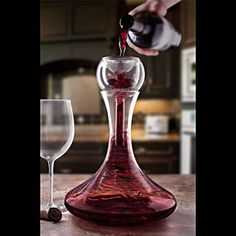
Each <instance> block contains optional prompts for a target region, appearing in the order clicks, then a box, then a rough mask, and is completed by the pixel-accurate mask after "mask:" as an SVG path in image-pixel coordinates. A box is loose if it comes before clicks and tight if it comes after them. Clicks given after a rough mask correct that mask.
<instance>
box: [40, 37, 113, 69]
mask: <svg viewBox="0 0 236 236" xmlns="http://www.w3.org/2000/svg"><path fill="white" fill-rule="evenodd" d="M40 49H41V55H40V64H41V65H42V64H45V63H49V62H53V61H58V60H65V59H85V60H92V61H94V62H99V61H100V60H101V57H103V56H107V55H110V54H111V53H112V49H111V48H110V47H109V42H108V41H106V40H95V41H89V42H86V41H78V42H58V43H44V44H41V47H40Z"/></svg>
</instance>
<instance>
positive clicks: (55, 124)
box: [40, 99, 74, 212]
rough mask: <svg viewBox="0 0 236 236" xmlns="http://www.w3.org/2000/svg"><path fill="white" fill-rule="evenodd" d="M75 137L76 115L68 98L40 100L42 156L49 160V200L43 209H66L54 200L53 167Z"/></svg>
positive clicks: (42, 206)
mask: <svg viewBox="0 0 236 236" xmlns="http://www.w3.org/2000/svg"><path fill="white" fill-rule="evenodd" d="M73 138H74V116H73V111H72V106H71V101H70V100H67V99H41V100H40V156H41V157H42V158H44V159H45V160H46V161H47V162H48V170H49V200H48V203H47V205H41V208H42V209H48V208H50V207H57V208H58V209H60V210H61V211H62V212H63V211H66V208H65V206H64V204H63V203H61V204H55V203H54V202H53V169H54V162H55V160H56V159H58V158H59V157H61V156H62V155H63V154H65V152H66V151H67V150H68V149H69V147H70V146H71V144H72V142H73Z"/></svg>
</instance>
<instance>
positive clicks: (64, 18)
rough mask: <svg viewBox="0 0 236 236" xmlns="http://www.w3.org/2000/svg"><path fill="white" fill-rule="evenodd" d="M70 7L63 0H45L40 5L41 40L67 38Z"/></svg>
mask: <svg viewBox="0 0 236 236" xmlns="http://www.w3.org/2000/svg"><path fill="white" fill-rule="evenodd" d="M68 34H69V7H68V5H67V4H65V3H62V2H51V3H49V2H43V3H41V6H40V36H41V40H46V39H54V40H55V39H60V38H67V36H68Z"/></svg>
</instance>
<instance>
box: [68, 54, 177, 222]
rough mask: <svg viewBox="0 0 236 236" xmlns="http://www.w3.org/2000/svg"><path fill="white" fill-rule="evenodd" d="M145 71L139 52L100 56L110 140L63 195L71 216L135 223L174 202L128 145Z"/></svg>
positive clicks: (161, 214) (159, 214) (158, 215)
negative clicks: (88, 172)
mask: <svg viewBox="0 0 236 236" xmlns="http://www.w3.org/2000/svg"><path fill="white" fill-rule="evenodd" d="M144 76H145V72H144V67H143V64H142V63H141V61H140V60H139V58H137V57H128V56H114V57H103V58H102V60H101V61H100V63H99V65H98V68H97V82H98V85H99V87H100V89H101V94H102V97H103V100H104V102H105V105H106V109H107V114H108V119H109V129H110V135H109V145H108V150H107V154H106V157H105V160H104V162H103V164H102V165H101V166H100V168H99V169H98V171H97V172H96V173H95V174H94V175H93V176H92V177H91V178H89V179H88V180H87V181H85V182H84V183H82V184H81V185H79V186H77V187H75V188H73V189H72V190H71V191H69V192H68V193H67V194H66V196H65V206H66V208H67V209H68V211H69V212H71V213H72V214H74V215H75V216H78V217H81V218H83V219H86V220H90V221H94V222H96V223H101V224H107V225H133V224H140V223H143V222H148V221H151V220H154V219H163V218H165V217H167V216H169V215H170V214H172V213H173V212H174V210H175V208H176V199H175V197H174V196H173V195H172V194H171V193H170V192H169V191H167V190H165V189H164V188H163V187H161V186H159V185H158V184H156V183H155V182H153V181H152V180H151V179H150V178H149V177H148V176H146V175H145V174H144V173H143V172H142V170H141V169H140V167H139V166H138V164H137V162H136V159H135V156H134V153H133V149H132V141H131V123H132V115H133V110H134V106H135V103H136V100H137V98H138V95H139V89H140V88H141V86H142V84H143V81H144ZM80 158H83V157H80Z"/></svg>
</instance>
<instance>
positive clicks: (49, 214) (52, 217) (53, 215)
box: [40, 207, 62, 223]
mask: <svg viewBox="0 0 236 236" xmlns="http://www.w3.org/2000/svg"><path fill="white" fill-rule="evenodd" d="M61 218H62V213H61V211H60V210H59V209H58V208H56V207H51V208H49V209H48V210H41V211H40V219H41V220H48V221H53V222H55V223H56V222H59V221H60V220H61Z"/></svg>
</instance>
